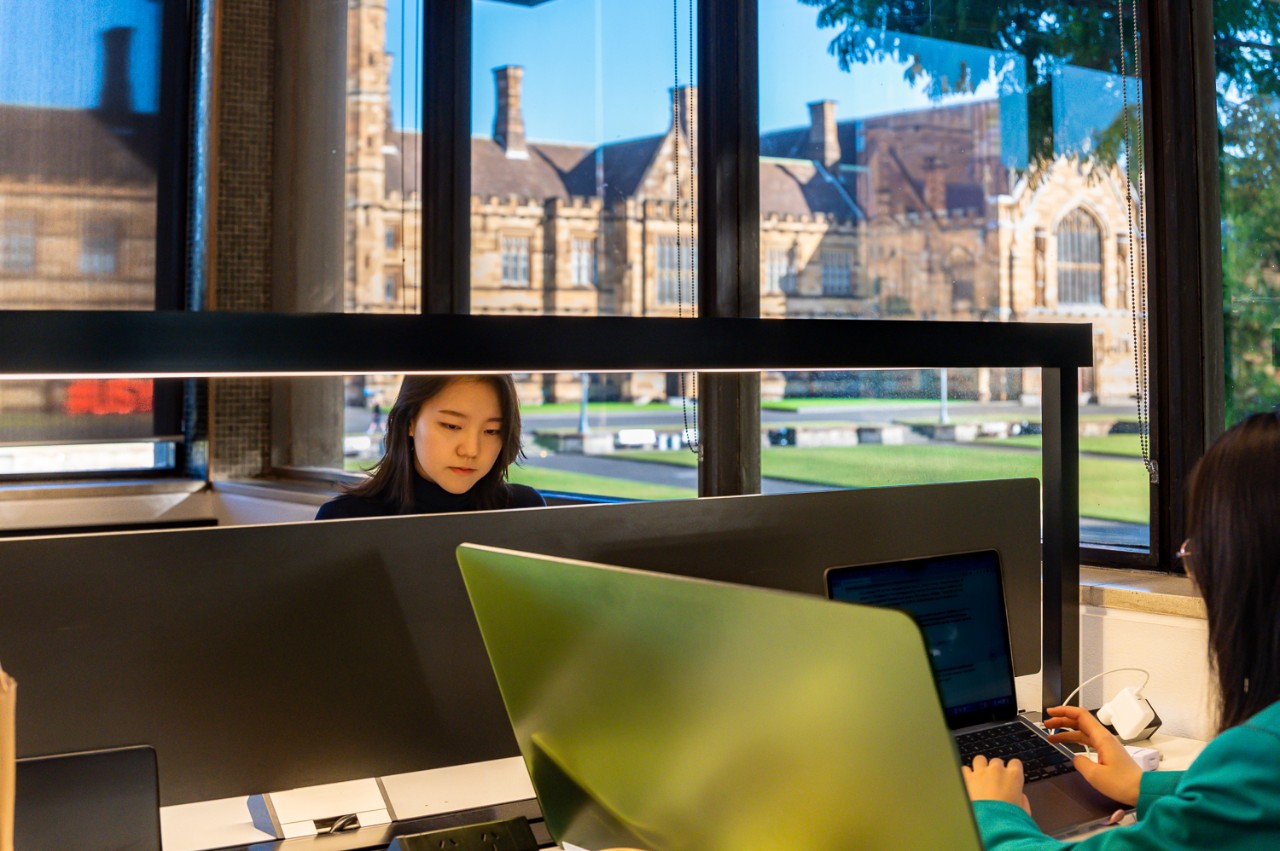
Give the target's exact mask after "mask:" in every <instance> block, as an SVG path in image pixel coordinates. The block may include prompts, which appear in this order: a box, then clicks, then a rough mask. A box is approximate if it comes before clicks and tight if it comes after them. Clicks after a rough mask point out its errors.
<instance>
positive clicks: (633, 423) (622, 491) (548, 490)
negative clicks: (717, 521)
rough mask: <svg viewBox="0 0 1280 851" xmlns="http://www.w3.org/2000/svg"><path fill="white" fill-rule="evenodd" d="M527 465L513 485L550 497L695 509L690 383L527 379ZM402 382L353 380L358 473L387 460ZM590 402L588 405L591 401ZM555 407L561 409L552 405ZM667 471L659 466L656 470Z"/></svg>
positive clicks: (636, 376)
mask: <svg viewBox="0 0 1280 851" xmlns="http://www.w3.org/2000/svg"><path fill="white" fill-rule="evenodd" d="M513 377H514V379H515V383H516V388H517V391H518V392H519V394H520V409H521V410H520V415H521V419H522V420H523V441H524V450H525V457H524V459H523V460H521V461H520V462H519V463H518V464H517V465H516V466H514V467H512V468H511V470H510V476H509V478H510V480H511V481H513V482H519V483H521V484H526V485H530V486H532V487H535V488H537V489H538V490H540V491H542V492H543V493H544V494H548V495H554V494H566V495H570V496H587V497H592V498H606V499H637V500H646V499H687V498H691V497H695V496H697V495H698V470H697V455H696V454H695V453H694V452H692V451H691V450H690V448H689V446H690V444H691V443H694V444H696V442H697V440H698V432H697V427H696V424H695V423H694V422H693V420H692V409H691V407H686V406H683V405H681V403H680V398H679V392H680V388H681V386H682V381H684V382H686V383H685V385H684V386H690V385H689V384H688V382H689V381H690V379H688V378H687V377H685V376H678V375H674V374H666V373H628V374H624V375H612V374H609V375H590V374H584V373H578V372H570V373H555V374H529V373H526V374H517V375H515V376H513ZM400 381H401V376H398V375H362V376H353V377H352V378H351V379H350V381H349V385H348V386H349V387H353V388H356V389H357V390H356V392H354V393H351V392H349V393H348V395H347V399H346V403H345V413H344V417H343V419H344V423H345V436H344V440H343V452H344V455H345V456H346V460H345V467H346V469H347V470H349V471H363V470H368V469H369V468H370V467H371V466H372V465H373V464H374V463H376V462H377V460H378V459H379V458H381V457H382V452H383V436H384V435H385V430H386V412H387V409H388V408H389V407H390V405H391V404H392V402H394V401H395V398H396V393H397V391H398V390H399V387H400ZM584 394H585V397H584ZM549 399H554V400H556V401H548V400H549ZM655 460H656V461H659V462H662V463H657V464H655V463H653V462H654V461H655Z"/></svg>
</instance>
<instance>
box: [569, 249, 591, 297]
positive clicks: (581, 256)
mask: <svg viewBox="0 0 1280 851" xmlns="http://www.w3.org/2000/svg"><path fill="white" fill-rule="evenodd" d="M570 262H571V266H572V269H571V279H570V283H572V284H573V285H574V286H575V287H589V286H594V285H595V282H596V247H595V241H594V240H591V239H574V240H573V249H572V256H571V258H570Z"/></svg>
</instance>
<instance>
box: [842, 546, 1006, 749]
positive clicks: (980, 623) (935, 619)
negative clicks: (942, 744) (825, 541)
mask: <svg viewBox="0 0 1280 851" xmlns="http://www.w3.org/2000/svg"><path fill="white" fill-rule="evenodd" d="M827 593H828V596H830V597H831V599H833V600H841V601H845V602H850V603H865V604H868V605H872V606H887V607H889V608H895V609H902V610H904V611H906V612H908V613H909V614H911V616H912V617H914V618H915V619H916V621H917V622H918V623H919V624H920V628H921V631H922V632H923V633H924V637H925V643H926V644H927V645H928V649H929V657H930V660H931V661H932V663H933V671H934V675H935V676H936V677H937V681H938V689H939V691H940V692H941V693H942V705H943V708H944V710H945V712H946V716H947V722H948V724H949V725H950V726H951V727H952V728H953V729H955V728H958V727H963V726H967V725H969V724H976V723H980V722H983V721H990V720H998V719H1001V718H1008V717H1012V716H1013V714H1014V711H1015V707H1014V691H1013V670H1012V667H1011V657H1010V653H1009V634H1008V626H1007V623H1006V620H1005V610H1004V593H1003V590H1002V588H1001V583H1000V558H999V555H998V554H997V553H996V552H995V551H994V550H987V551H983V552H976V553H959V554H956V555H947V556H937V557H931V558H921V559H909V560H905V561H898V562H892V563H888V564H880V565H869V566H852V567H842V568H832V569H831V570H829V571H828V572H827Z"/></svg>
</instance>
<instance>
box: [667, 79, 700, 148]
mask: <svg viewBox="0 0 1280 851" xmlns="http://www.w3.org/2000/svg"><path fill="white" fill-rule="evenodd" d="M671 108H672V113H673V115H674V116H675V120H678V121H679V122H680V124H679V126H680V132H681V133H683V134H684V137H685V138H686V139H689V140H691V142H690V144H691V145H692V144H694V143H696V141H697V140H696V139H694V137H693V134H691V133H690V132H689V128H690V127H692V128H694V130H695V131H696V130H697V124H696V120H697V118H698V88H697V86H677V87H675V88H674V89H672V90H671Z"/></svg>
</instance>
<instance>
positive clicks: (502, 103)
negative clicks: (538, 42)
mask: <svg viewBox="0 0 1280 851" xmlns="http://www.w3.org/2000/svg"><path fill="white" fill-rule="evenodd" d="M522 77H524V68H523V67H521V66H519V65H503V66H502V67H501V68H494V69H493V79H494V82H495V83H496V84H497V86H498V108H497V111H496V114H495V115H494V118H493V141H495V142H497V143H498V144H499V145H500V146H501V147H502V149H503V150H504V151H506V152H507V156H508V157H509V158H511V159H520V160H523V159H528V158H529V150H528V148H526V147H525V145H524V115H523V113H522V112H521V110H520V80H521V78H522Z"/></svg>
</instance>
